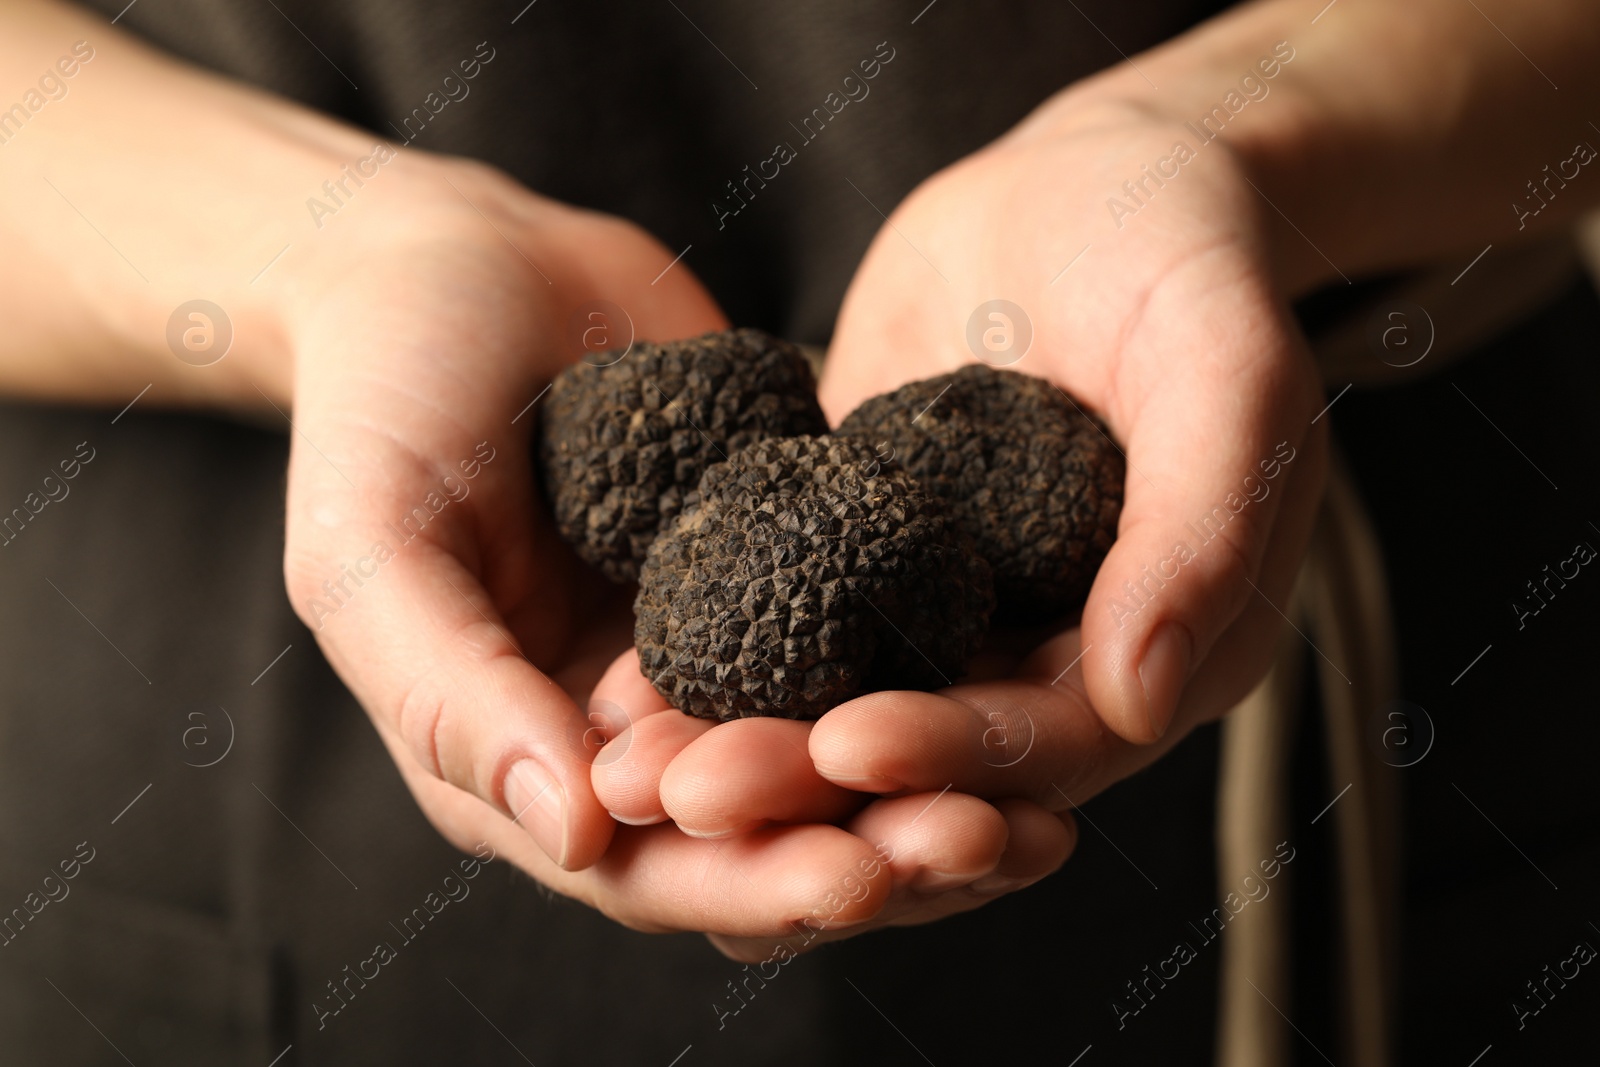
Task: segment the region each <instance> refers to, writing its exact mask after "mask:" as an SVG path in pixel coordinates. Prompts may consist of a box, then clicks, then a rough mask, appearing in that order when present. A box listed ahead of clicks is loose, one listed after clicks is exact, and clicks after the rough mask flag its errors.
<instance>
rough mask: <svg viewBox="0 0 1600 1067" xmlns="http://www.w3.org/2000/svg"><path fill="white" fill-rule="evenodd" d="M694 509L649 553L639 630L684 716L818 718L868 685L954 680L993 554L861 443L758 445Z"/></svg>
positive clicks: (980, 619)
mask: <svg viewBox="0 0 1600 1067" xmlns="http://www.w3.org/2000/svg"><path fill="white" fill-rule="evenodd" d="M689 505H690V506H688V507H687V508H686V509H685V511H684V513H683V514H682V516H681V517H680V518H679V519H678V521H677V523H676V524H675V525H674V526H673V527H672V528H671V529H670V530H669V531H667V532H666V533H664V534H663V535H662V536H661V537H660V538H659V539H658V540H657V541H656V542H655V544H654V545H653V546H652V547H651V550H650V555H649V558H648V559H647V560H646V561H645V565H644V569H643V574H642V576H641V579H640V586H639V594H638V598H637V600H636V601H635V603H634V610H635V612H636V613H637V616H638V623H637V625H636V627H635V630H634V638H635V643H636V644H637V646H638V649H639V660H640V666H641V668H642V669H643V671H644V673H645V675H646V676H647V677H649V678H650V679H651V681H652V682H653V683H654V685H655V687H656V688H657V689H658V690H659V691H660V692H661V693H662V694H663V695H664V696H666V697H667V698H668V699H670V700H671V701H672V702H673V704H674V705H675V706H676V707H678V708H679V709H681V710H683V711H686V712H689V713H690V714H693V715H699V716H703V717H707V718H722V719H730V718H738V717H743V716H750V715H778V716H783V717H786V718H817V717H818V716H820V715H822V714H823V713H824V712H826V711H827V710H828V709H829V708H832V707H834V706H835V705H837V704H839V703H841V702H843V701H845V700H848V699H850V698H851V697H853V696H856V695H858V694H860V693H863V692H870V691H873V690H879V689H933V688H937V687H939V686H941V685H948V684H950V683H951V682H952V681H954V679H956V678H957V677H959V676H960V675H961V674H962V672H963V671H964V669H965V666H966V662H967V660H968V658H969V657H970V656H971V655H972V654H973V653H974V652H975V651H976V650H977V647H978V645H979V644H980V643H981V642H982V640H983V637H984V635H985V633H986V631H987V629H988V619H989V614H990V611H991V610H992V609H993V606H994V596H993V592H992V586H991V582H990V576H989V566H988V564H987V563H986V562H985V561H984V560H983V558H982V557H981V556H980V555H979V554H978V552H977V551H975V549H974V547H973V545H972V542H971V540H970V539H969V538H968V537H967V536H966V535H965V534H964V533H962V532H960V531H959V530H958V529H957V527H956V525H955V524H954V523H953V522H952V521H951V519H950V518H949V517H948V516H947V514H946V511H945V508H944V505H943V504H942V503H941V502H940V501H939V500H938V499H937V498H935V497H934V496H932V495H930V494H929V493H927V492H926V491H925V490H924V489H923V488H922V487H921V486H919V485H918V484H917V483H916V482H915V481H914V480H913V479H911V478H910V477H909V476H907V475H906V474H905V472H904V471H901V470H898V469H893V470H891V469H885V468H882V467H881V465H880V464H879V463H878V461H877V457H876V455H875V454H874V453H873V451H872V449H870V448H868V447H867V446H865V445H863V444H861V443H859V442H855V441H849V440H843V439H839V438H826V437H792V438H784V439H775V440H769V441H762V442H758V443H756V444H753V445H750V446H749V447H747V448H744V449H742V450H740V451H738V452H735V453H733V454H732V455H730V456H729V457H728V461H727V462H726V463H720V464H717V465H715V466H713V467H711V468H710V469H709V470H708V471H707V472H706V474H705V476H704V478H702V479H701V482H700V486H699V490H698V492H697V494H695V498H692V499H691V500H690V502H689Z"/></svg>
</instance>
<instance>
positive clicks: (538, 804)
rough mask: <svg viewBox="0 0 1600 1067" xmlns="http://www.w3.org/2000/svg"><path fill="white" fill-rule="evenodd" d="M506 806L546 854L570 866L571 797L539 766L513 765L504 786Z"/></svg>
mask: <svg viewBox="0 0 1600 1067" xmlns="http://www.w3.org/2000/svg"><path fill="white" fill-rule="evenodd" d="M504 791H505V795H506V806H507V807H508V808H510V809H511V815H512V817H513V818H515V819H516V820H517V821H518V822H519V823H521V824H522V828H523V829H524V830H526V831H528V836H530V837H532V838H533V839H534V841H536V842H538V845H539V847H540V848H542V849H544V851H545V854H546V855H548V856H549V857H550V858H551V859H553V860H555V861H556V862H557V863H558V864H560V865H561V866H563V867H565V866H566V865H567V796H566V794H565V793H564V792H562V790H561V786H560V785H559V784H557V782H556V780H555V779H554V778H552V777H550V775H549V773H547V772H546V771H545V769H544V768H543V767H542V766H540V765H539V763H538V761H536V760H531V759H525V760H519V761H518V762H516V763H513V764H512V765H511V770H509V771H507V772H506V783H505V787H504Z"/></svg>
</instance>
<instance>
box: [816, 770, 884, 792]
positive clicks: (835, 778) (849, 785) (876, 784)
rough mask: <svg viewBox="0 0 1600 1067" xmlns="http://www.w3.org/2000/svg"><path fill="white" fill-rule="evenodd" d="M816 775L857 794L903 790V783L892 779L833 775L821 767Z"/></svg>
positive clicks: (876, 776) (872, 776)
mask: <svg viewBox="0 0 1600 1067" xmlns="http://www.w3.org/2000/svg"><path fill="white" fill-rule="evenodd" d="M817 773H818V774H820V775H822V777H824V778H826V779H827V780H828V781H830V782H832V783H833V784H834V785H839V786H843V787H844V788H846V789H854V790H855V791H856V792H858V793H894V792H898V791H899V790H901V789H904V788H905V783H903V782H897V781H895V780H894V779H893V778H884V777H883V776H881V775H867V776H866V777H856V776H853V775H849V774H834V773H833V772H832V771H829V770H827V769H826V768H823V767H818V768H817Z"/></svg>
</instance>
